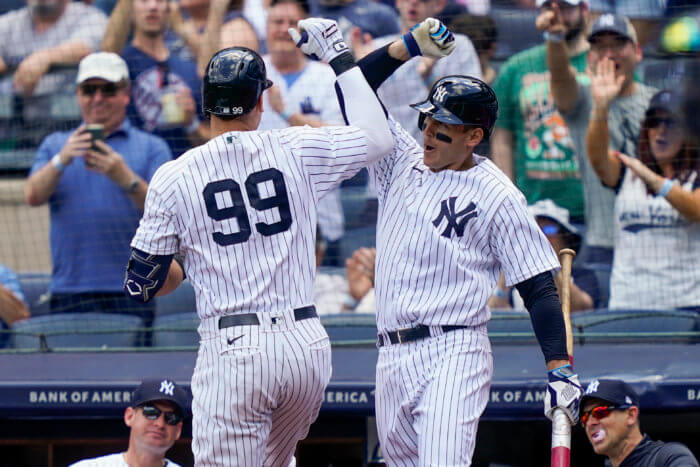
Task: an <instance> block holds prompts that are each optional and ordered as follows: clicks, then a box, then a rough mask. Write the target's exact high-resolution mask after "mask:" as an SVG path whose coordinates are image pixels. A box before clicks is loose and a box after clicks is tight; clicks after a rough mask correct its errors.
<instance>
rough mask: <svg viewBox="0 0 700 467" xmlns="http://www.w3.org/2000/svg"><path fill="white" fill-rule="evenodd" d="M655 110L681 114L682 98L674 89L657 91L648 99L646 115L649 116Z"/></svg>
mask: <svg viewBox="0 0 700 467" xmlns="http://www.w3.org/2000/svg"><path fill="white" fill-rule="evenodd" d="M657 110H665V111H667V112H668V113H670V114H673V115H682V114H683V99H681V96H679V95H678V93H676V92H675V91H669V90H663V91H659V92H657V93H656V94H654V96H653V97H652V98H651V100H650V101H649V107H647V111H646V116H647V117H648V116H650V115H651V114H652V113H654V112H655V111H657Z"/></svg>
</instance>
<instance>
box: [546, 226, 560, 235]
mask: <svg viewBox="0 0 700 467" xmlns="http://www.w3.org/2000/svg"><path fill="white" fill-rule="evenodd" d="M542 233H544V234H545V235H556V234H558V233H559V226H558V225H554V224H547V225H543V226H542Z"/></svg>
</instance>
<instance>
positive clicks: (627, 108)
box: [547, 15, 655, 265]
mask: <svg viewBox="0 0 700 467" xmlns="http://www.w3.org/2000/svg"><path fill="white" fill-rule="evenodd" d="M560 23H561V21H560V19H559V18H558V16H557V15H555V17H554V18H553V21H552V22H550V25H549V27H548V29H547V32H548V33H549V34H556V33H557V31H558V30H559V29H560ZM588 41H589V42H590V44H591V50H590V52H589V54H588V70H589V72H591V78H590V79H591V80H593V81H595V80H596V79H597V78H596V74H598V73H599V72H600V70H605V69H607V68H608V67H610V66H614V69H615V82H616V83H618V86H617V88H616V94H615V95H613V96H610V100H608V101H607V103H608V104H609V105H607V106H605V107H600V106H598V105H595V103H594V99H593V95H592V94H593V92H594V89H592V87H591V86H590V85H588V84H584V83H583V82H580V81H577V79H576V74H575V72H574V70H573V68H572V67H570V66H569V65H568V64H567V63H566V60H565V58H566V57H567V54H568V46H567V44H566V43H565V42H555V41H549V42H547V63H548V64H549V69H550V71H551V73H552V97H553V98H554V103H555V105H556V106H557V108H558V109H559V112H561V113H562V115H564V119H565V120H566V124H567V125H568V127H569V129H570V130H571V134H572V136H573V140H574V142H575V144H576V153H577V155H578V158H579V166H580V168H581V178H582V180H583V194H584V200H585V210H586V235H585V238H584V247H583V248H582V252H581V255H580V257H579V261H583V262H584V263H598V264H604V265H611V264H612V251H613V250H612V247H613V204H614V202H615V194H614V193H613V191H612V190H610V189H609V188H606V187H604V186H603V185H602V184H601V182H600V180H599V179H598V177H597V176H596V174H595V172H594V171H593V168H592V167H591V164H590V162H589V161H588V156H587V154H586V130H587V129H588V125H589V123H590V125H591V126H592V127H594V131H596V132H598V134H599V135H600V141H601V142H604V144H605V145H607V146H609V147H610V148H612V149H615V150H618V151H620V152H623V153H625V154H627V155H630V156H632V157H634V156H635V155H636V152H637V151H636V147H637V141H638V139H639V131H640V127H641V123H642V119H643V118H644V111H645V110H646V108H647V107H648V105H649V99H650V98H651V96H652V95H653V94H654V92H655V90H654V89H653V88H651V87H649V86H646V85H644V84H642V83H637V82H636V81H635V79H634V73H635V69H636V67H637V65H638V64H639V62H640V61H641V60H642V50H641V49H640V48H639V45H638V43H637V35H636V33H635V31H634V27H632V24H631V23H630V22H629V20H628V19H627V18H625V17H620V16H613V15H603V16H601V17H600V18H598V20H597V21H596V22H595V24H594V25H593V28H592V31H591V34H590V35H589V36H588ZM598 89H600V88H598ZM601 90H602V89H601ZM595 92H598V91H597V90H596V91H595ZM598 127H599V128H598Z"/></svg>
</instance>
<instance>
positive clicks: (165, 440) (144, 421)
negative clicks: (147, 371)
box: [71, 378, 189, 467]
mask: <svg viewBox="0 0 700 467" xmlns="http://www.w3.org/2000/svg"><path fill="white" fill-rule="evenodd" d="M188 406H189V397H188V395H187V393H186V392H185V390H184V389H182V388H181V387H180V386H178V385H177V384H176V383H175V381H173V380H171V379H168V378H158V379H145V380H143V382H141V385H140V386H139V387H138V388H136V391H134V395H133V398H132V404H131V405H130V406H129V407H127V408H126V410H125V411H124V424H126V426H127V427H129V430H130V434H129V448H128V449H127V450H126V451H124V452H119V453H116V454H109V455H106V456H102V457H97V458H95V459H86V460H83V461H80V462H76V463H75V464H72V466H71V467H129V466H144V467H147V466H157V467H161V466H162V467H179V465H178V464H176V463H174V462H173V461H171V460H169V459H166V458H165V453H166V452H168V449H170V448H171V447H172V446H173V444H175V441H177V440H178V439H179V438H180V433H181V431H182V420H183V418H184V416H185V413H186V412H187V407H188Z"/></svg>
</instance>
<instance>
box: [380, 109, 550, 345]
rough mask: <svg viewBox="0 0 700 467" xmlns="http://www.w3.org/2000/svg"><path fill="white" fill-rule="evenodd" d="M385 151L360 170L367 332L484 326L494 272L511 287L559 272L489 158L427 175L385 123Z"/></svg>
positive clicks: (413, 150)
mask: <svg viewBox="0 0 700 467" xmlns="http://www.w3.org/2000/svg"><path fill="white" fill-rule="evenodd" d="M390 123H391V125H390V126H391V131H392V133H393V136H394V139H395V147H394V151H393V152H392V153H391V154H390V155H389V156H388V157H386V158H385V159H383V160H380V161H379V162H377V163H376V164H374V165H373V166H371V167H370V177H371V180H372V183H374V185H375V187H376V189H377V197H378V199H379V221H378V226H377V264H376V276H375V277H376V281H377V282H376V284H375V286H376V293H377V327H378V329H379V331H391V330H395V329H400V328H406V327H411V326H414V325H416V324H424V325H467V326H476V325H481V324H484V323H486V322H487V321H488V319H489V318H490V310H489V309H488V307H487V305H486V303H487V301H488V299H489V297H490V296H491V292H492V291H493V289H494V287H495V286H496V282H497V280H498V277H499V274H500V273H501V271H503V273H504V274H505V278H506V283H507V284H508V285H514V284H517V283H519V282H522V281H524V280H527V279H529V278H531V277H533V276H535V275H537V274H539V273H542V272H545V271H549V270H552V269H555V268H558V267H559V261H558V260H557V256H556V255H555V254H554V251H553V249H552V247H551V245H550V244H549V242H548V241H547V239H546V237H545V236H544V234H543V233H542V232H541V230H540V229H539V227H538V226H537V224H536V223H535V220H534V218H532V217H531V216H530V214H529V213H528V211H527V204H526V201H525V197H524V196H523V194H522V193H521V192H520V191H519V190H518V189H517V188H516V187H515V186H514V185H513V184H512V183H511V181H510V180H509V179H508V178H507V177H506V176H505V175H504V174H503V173H502V172H501V171H500V170H499V169H498V168H497V167H496V166H495V165H494V164H493V163H492V162H491V161H489V160H487V159H486V158H484V157H481V156H478V155H476V154H475V155H474V164H475V165H474V167H472V168H471V169H469V170H466V171H453V170H443V171H441V172H437V173H436V172H432V171H431V170H430V169H429V168H428V167H426V166H425V164H424V163H423V155H422V149H421V148H420V147H419V146H418V145H417V144H416V142H415V140H414V139H413V138H412V137H411V136H410V135H409V134H408V133H407V132H406V131H405V130H404V129H403V128H401V126H399V125H398V124H397V123H396V122H395V121H394V120H393V119H392V120H391V121H390Z"/></svg>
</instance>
